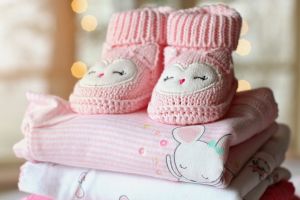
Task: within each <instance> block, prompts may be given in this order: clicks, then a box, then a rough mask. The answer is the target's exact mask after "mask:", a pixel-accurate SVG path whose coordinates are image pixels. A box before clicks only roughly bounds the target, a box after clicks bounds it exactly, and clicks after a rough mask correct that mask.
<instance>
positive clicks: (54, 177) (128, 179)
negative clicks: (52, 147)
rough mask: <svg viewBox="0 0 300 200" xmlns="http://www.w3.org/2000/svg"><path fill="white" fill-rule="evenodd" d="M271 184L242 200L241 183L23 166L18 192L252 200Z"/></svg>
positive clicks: (109, 198)
mask: <svg viewBox="0 0 300 200" xmlns="http://www.w3.org/2000/svg"><path fill="white" fill-rule="evenodd" d="M274 172H276V174H277V175H276V177H277V179H276V182H277V181H279V180H282V179H288V178H289V176H290V174H289V172H288V171H287V170H285V169H282V168H277V169H276V170H274ZM278 174H279V175H278ZM273 182H274V181H270V178H268V179H266V180H265V181H262V182H261V184H259V185H258V186H257V187H256V188H254V189H253V190H252V191H251V192H250V193H249V195H246V196H245V197H244V198H243V197H242V196H241V195H240V191H239V190H241V189H242V188H243V187H244V186H245V184H244V182H241V183H240V186H239V188H235V189H233V188H227V189H218V188H214V187H211V186H206V185H197V184H190V183H180V182H178V183H176V182H169V181H165V180H158V179H152V178H147V177H140V176H130V175H126V174H118V173H111V172H102V171H96V170H87V169H81V168H70V167H65V166H61V165H53V164H46V163H31V162H27V163H26V164H25V165H24V166H23V167H22V173H21V175H20V180H19V189H20V190H21V191H23V192H28V193H33V194H39V195H44V196H49V197H52V198H54V199H57V200H68V199H85V200H169V199H170V200H171V199H172V200H183V199H184V200H202V199H203V200H208V199H209V200H220V199H222V200H241V199H242V198H243V199H245V200H255V199H257V198H258V197H259V196H260V195H261V194H262V193H263V192H264V191H265V189H266V188H267V187H268V185H270V184H271V183H273ZM256 190H257V191H258V192H256ZM258 194H259V196H258Z"/></svg>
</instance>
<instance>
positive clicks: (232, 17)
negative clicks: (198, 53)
mask: <svg viewBox="0 0 300 200" xmlns="http://www.w3.org/2000/svg"><path fill="white" fill-rule="evenodd" d="M241 24H242V18H241V16H240V15H239V13H238V12H237V11H236V10H234V9H232V8H229V7H228V6H226V5H223V4H218V5H208V6H203V7H199V8H193V9H188V10H183V11H179V12H174V13H171V14H170V16H169V20H168V25H167V27H168V28H167V30H168V32H167V35H168V36H167V40H168V41H167V43H168V45H172V46H184V47H195V48H229V49H231V50H235V49H236V47H237V44H238V40H239V35H240V29H241Z"/></svg>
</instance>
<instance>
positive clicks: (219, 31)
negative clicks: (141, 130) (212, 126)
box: [148, 4, 241, 125]
mask: <svg viewBox="0 0 300 200" xmlns="http://www.w3.org/2000/svg"><path fill="white" fill-rule="evenodd" d="M240 29H241V17H240V15H239V13H238V12H237V11H235V10H234V9H231V8H229V7H228V6H225V5H221V4H220V5H210V6H204V7H200V8H193V9H187V10H181V11H177V12H173V13H171V14H170V16H169V18H168V25H167V45H168V46H167V47H166V48H165V52H164V53H165V69H164V71H163V73H162V75H161V77H160V79H159V80H158V82H157V84H156V86H155V88H154V91H153V93H152V98H151V101H150V103H149V106H148V114H149V116H150V118H152V119H154V120H156V121H159V122H162V123H167V124H178V125H188V124H199V123H207V122H211V121H215V120H218V119H220V118H221V117H223V116H224V115H225V113H226V112H227V110H228V109H229V106H230V103H231V101H232V98H233V96H234V94H235V92H236V88H237V81H236V79H235V77H234V72H233V62H232V55H231V54H232V51H233V50H235V49H236V47H237V44H238V39H239V34H240Z"/></svg>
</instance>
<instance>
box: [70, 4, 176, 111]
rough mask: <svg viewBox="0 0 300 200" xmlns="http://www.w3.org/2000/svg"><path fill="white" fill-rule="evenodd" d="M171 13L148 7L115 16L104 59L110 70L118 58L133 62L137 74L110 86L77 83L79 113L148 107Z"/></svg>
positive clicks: (74, 102)
mask: <svg viewBox="0 0 300 200" xmlns="http://www.w3.org/2000/svg"><path fill="white" fill-rule="evenodd" d="M169 12H170V9H169V8H153V9H151V8H144V9H137V10H132V11H126V12H122V13H117V14H114V15H113V16H112V18H111V20H110V23H109V27H108V31H107V38H106V43H105V45H104V49H103V52H102V58H103V60H105V61H106V62H108V63H109V64H108V66H107V67H110V64H111V63H113V62H114V61H115V60H118V59H126V60H130V61H131V62H133V63H134V65H135V66H136V68H137V72H136V75H135V77H133V79H132V80H130V81H127V82H124V83H118V84H114V85H108V86H86V85H80V82H79V83H77V84H76V85H75V88H74V91H73V93H72V94H71V96H70V103H71V107H72V109H73V110H74V111H75V112H78V113H82V114H104V113H109V114H112V113H129V112H134V111H136V110H139V109H141V108H144V107H146V106H147V104H148V102H149V100H150V96H151V92H152V89H153V87H154V85H155V83H156V81H157V79H158V78H159V75H160V73H161V71H162V63H163V62H162V49H163V47H164V46H165V45H166V23H167V17H168V14H169ZM125 73H126V72H125ZM86 76H88V75H86Z"/></svg>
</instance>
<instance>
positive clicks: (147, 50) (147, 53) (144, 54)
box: [134, 44, 159, 70]
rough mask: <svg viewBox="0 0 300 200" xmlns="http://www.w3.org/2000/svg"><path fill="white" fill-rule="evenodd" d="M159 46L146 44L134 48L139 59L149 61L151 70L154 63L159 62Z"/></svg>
mask: <svg viewBox="0 0 300 200" xmlns="http://www.w3.org/2000/svg"><path fill="white" fill-rule="evenodd" d="M158 48H159V46H158V45H157V44H146V45H140V46H137V48H136V49H135V50H134V53H135V56H136V57H138V58H139V60H144V61H146V62H147V63H148V65H149V67H150V70H153V69H154V67H155V64H154V63H157V59H158V51H159V49H158Z"/></svg>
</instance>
